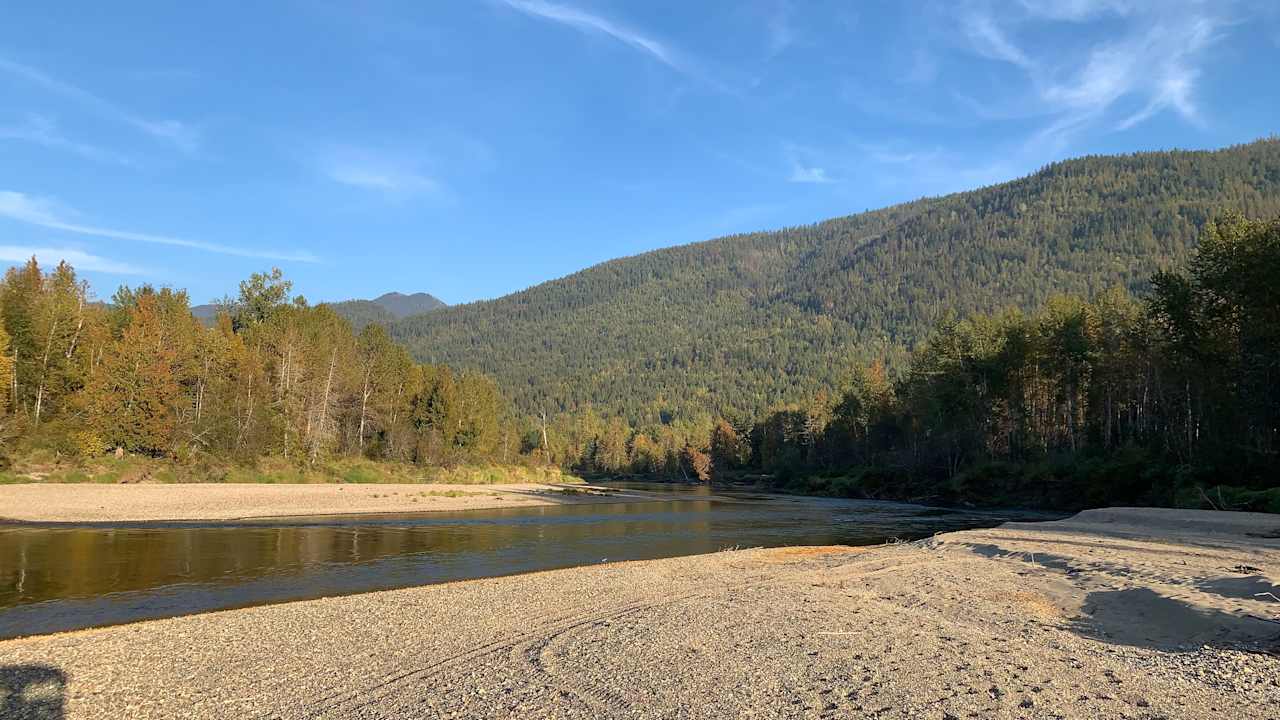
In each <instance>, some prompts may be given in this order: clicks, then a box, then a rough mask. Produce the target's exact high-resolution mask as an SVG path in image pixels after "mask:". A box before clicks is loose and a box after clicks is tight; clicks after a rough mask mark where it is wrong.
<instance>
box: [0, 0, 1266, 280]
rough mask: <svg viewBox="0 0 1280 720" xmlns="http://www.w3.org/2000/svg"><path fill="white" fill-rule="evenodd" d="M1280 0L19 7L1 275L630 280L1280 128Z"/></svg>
mask: <svg viewBox="0 0 1280 720" xmlns="http://www.w3.org/2000/svg"><path fill="white" fill-rule="evenodd" d="M1276 67H1280V5H1278V4H1277V3H1275V2H1272V1H1270V0H1261V1H1258V2H1230V1H1227V0H1218V1H1217V2H1181V1H1180V0H1156V1H1155V2H1146V3H1144V2H1136V1H1134V2H1130V1H1129V0H1013V1H1011V2H1004V3H996V2H950V1H948V2H931V3H920V4H916V3H905V2H904V3H898V2H887V1H886V2H800V1H799V0H793V1H788V0H742V1H741V2H738V1H735V2H710V1H708V2H687V0H645V1H643V2H641V1H639V0H633V1H631V2H623V1H622V0H563V1H561V0H555V1H552V0H436V1H435V2H425V3H424V2H415V1H408V0H406V1H405V2H379V1H376V0H371V1H369V2H359V3H355V2H351V3H347V2H311V1H307V2H303V1H301V0H297V1H294V2H289V1H287V0H286V1H282V2H271V3H255V4H253V5H252V8H250V6H249V5H243V4H237V3H231V4H227V3H171V2H154V3H143V2H127V1H122V2H115V3H100V2H95V3H89V2H85V3H69V2H57V1H56V0H50V2H42V3H13V4H11V6H10V7H8V8H6V10H5V13H4V20H3V22H0V261H7V262H14V261H17V260H20V259H21V258H23V257H26V256H30V255H31V254H32V253H35V254H37V255H38V256H39V257H40V259H41V260H42V262H49V263H53V262H56V261H57V260H58V259H60V258H64V257H65V258H66V259H68V260H69V261H71V262H72V263H73V264H74V265H76V266H77V267H78V268H79V269H81V271H82V272H83V274H84V275H85V276H86V277H87V278H88V279H89V280H90V281H91V283H92V284H93V286H94V288H95V290H96V292H97V294H98V296H99V297H107V296H109V295H110V294H111V292H112V291H113V290H114V288H115V287H116V286H117V285H119V284H121V283H127V284H138V283H142V282H151V283H153V284H159V285H173V286H176V287H185V288H189V289H190V291H191V294H192V298H193V300H194V301H196V302H203V301H207V300H209V299H212V298H214V297H218V296H221V295H222V294H224V293H226V292H233V291H234V289H235V286H236V283H237V282H238V281H239V280H240V279H242V278H243V277H245V276H247V275H248V274H249V273H250V272H253V271H257V270H264V269H267V268H270V267H271V266H279V267H282V268H283V269H284V270H285V272H286V273H287V274H288V275H289V276H290V277H291V278H292V279H293V280H294V282H295V289H296V290H297V291H299V292H301V293H303V294H305V295H306V296H307V297H308V298H309V299H311V300H313V301H319V300H337V299H343V298H348V297H371V296H374V295H377V294H380V293H382V292H385V291H389V290H400V291H406V292H411V291H419V290H423V291H428V292H432V293H434V294H436V295H438V296H439V297H440V298H442V299H444V300H445V301H447V302H450V303H457V302H466V301H470V300H476V299H482V298H489V297H496V296H498V295H502V294H505V293H507V292H511V291H515V290H519V289H521V288H524V287H527V286H529V285H533V284H536V283H538V282H541V281H544V280H548V279H551V278H555V277H558V276H561V275H564V274H567V273H569V272H572V271H574V270H578V269H581V268H583V267H586V266H589V265H592V264H595V263H597V262H600V261H603V260H607V259H610V258H613V257H618V256H623V255H630V254H635V253H638V252H642V251H645V250H649V249H653V248H657V247H663V246H668V245H674V244H680V243H686V242H691V241H696V240H703V239H708V238H711V237H716V236H719V235H724V234H728V233H732V232H741V231H750V230H758V229H768V228H776V227H782V226H788V225H797V224H804V223H808V222H813V221H816V220H820V219H824V218H827V217H833V216H838V215H844V214H848V213H852V212H859V211H862V210H865V209H869V208H876V207H880V206H883V205H887V204H891V203H894V202H899V201H903V200H908V199H912V198H916V197H919V196H922V195H934V194H940V193H945V192H950V191H954V190H963V189H967V188H971V187H974V186H979V185H984V184H990V183H994V182H999V181H1003V180H1007V179H1012V178H1014V177H1017V176H1019V175H1023V174H1026V173H1028V172H1031V171H1034V170H1035V169H1037V168H1038V167H1041V166H1042V165H1044V164H1046V163H1048V162H1051V161H1053V160H1056V159H1061V158H1065V157H1071V156H1076V155H1082V154H1093V153H1115V152H1129V151H1135V150H1144V149H1164V148H1171V147H1181V148H1208V147H1217V146H1222V145H1228V144H1232V143H1238V142H1245V141H1248V140H1252V139H1256V138H1258V137H1262V136H1267V135H1271V134H1274V133H1276V132H1277V127H1276V118H1277V117H1280V83H1278V82H1276V81H1275V78H1274V77H1272V75H1273V74H1274V68H1276Z"/></svg>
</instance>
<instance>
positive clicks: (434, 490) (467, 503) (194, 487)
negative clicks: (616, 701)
mask: <svg viewBox="0 0 1280 720" xmlns="http://www.w3.org/2000/svg"><path fill="white" fill-rule="evenodd" d="M643 499H651V496H650V495H649V494H647V493H643V492H638V491H620V490H612V489H607V488H594V487H591V486H581V485H578V486H565V485H548V484H540V483H515V484H500V485H444V484H412V485H411V484H386V485H380V484H368V485H365V484H329V485H266V484H255V483H238V484H237V483H226V484H211V483H204V484H198V483H193V484H166V485H159V484H157V485H141V484H140V485H94V484H54V483H22V484H14V485H0V521H20V522H48V523H54V522H61V523H91V522H98V523H102V522H156V521H191V520H241V519H247V518H266V517H291V516H308V515H346V514H364V513H405V512H433V511H456V510H482V509H492V508H507V507H534V506H538V505H565V504H575V503H599V502H628V501H636V500H643Z"/></svg>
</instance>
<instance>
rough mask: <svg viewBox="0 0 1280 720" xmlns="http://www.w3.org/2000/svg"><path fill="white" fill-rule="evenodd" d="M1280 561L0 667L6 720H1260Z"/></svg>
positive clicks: (468, 590) (675, 586)
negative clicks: (18, 690)
mask: <svg viewBox="0 0 1280 720" xmlns="http://www.w3.org/2000/svg"><path fill="white" fill-rule="evenodd" d="M1278 536H1280V517H1277V516H1267V515H1245V514H1220V513H1211V512H1195V511H1152V510H1127V509H1112V510H1106V511H1094V512H1086V513H1082V514H1081V515H1079V516H1077V517H1075V518H1073V519H1070V520H1066V521H1060V522H1052V523H1037V524H1029V523H1010V524H1006V525H1004V526H1002V527H1000V528H998V529H993V530H978V531H968V532H959V533H951V534H946V535H940V536H937V537H935V538H933V539H930V540H927V541H921V542H917V543H905V544H898V545H888V546H880V547H875V548H869V549H857V548H846V547H827V548H788V549H781V550H759V549H756V550H742V551H733V552H721V553H715V554H711V555H702V556H695V557H686V558H676V559H670V560H656V561H645V562H634V563H617V564H611V565H598V566H591V567H583V568H574V569H568V570H558V571H551V572H542V573H533V574H528V575H522V576H516V577H508V578H495V579H487V580H476V581H467V582H460V583H454V584H449V585H438V586H430V587H422V588H413V589H406V590H396V591H390V592H377V593H368V594H364V595H356V596H350V597H342V598H333V599H325V600H315V601H306V602H295V603H288V604H281V605H274V606H268V607H259V608H251V609H244V610H232V611H226V612H218V613H210V614H207V615H200V616H193V617H186V618H175V619H169V620H160V621H150V622H143V623H137V624H134V625H127V626H121V627H114V628H104V629H97V630H86V631H78V632H73V633H66V634H61V635H53V636H47V637H35V638H28V639H22V640H11V641H6V642H0V666H3V667H4V668H6V669H0V687H3V686H4V685H6V684H7V685H9V686H10V687H23V688H24V692H25V694H24V695H22V697H23V698H27V699H26V700H23V701H21V703H19V704H13V705H11V706H10V708H8V711H9V715H8V717H14V718H22V717H37V716H38V715H34V714H32V713H34V712H36V710H35V708H40V707H43V708H44V709H46V710H49V712H51V713H57V715H55V716H58V717H61V713H65V716H66V717H68V718H75V719H79V718H85V719H88V718H125V717H128V718H253V717H263V718H266V717H272V718H277V717H278V718H437V717H458V718H551V717H555V718H604V717H618V718H749V717H757V718H864V717H865V718H913V719H914V718H937V719H939V720H942V719H950V718H1046V719H1048V718H1148V719H1152V720H1154V719H1155V718H1206V719H1208V718H1258V719H1262V720H1265V719H1266V718H1280V656H1277V654H1276V653H1277V652H1278V651H1280V601H1275V600H1272V599H1271V598H1269V597H1267V596H1266V595H1265V593H1275V594H1276V595H1280V587H1278V585H1280V537H1278ZM1258 593H1263V595H1259V594H1258ZM41 697H44V698H46V700H47V702H46V704H45V705H43V706H41V705H40V704H39V703H40V700H39V698H41ZM3 714H4V713H3V712H0V715H3Z"/></svg>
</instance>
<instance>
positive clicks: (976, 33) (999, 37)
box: [962, 12, 1035, 69]
mask: <svg viewBox="0 0 1280 720" xmlns="http://www.w3.org/2000/svg"><path fill="white" fill-rule="evenodd" d="M962 19H963V21H964V23H963V24H964V32H965V35H966V36H968V38H969V41H970V42H971V43H972V45H973V49H974V51H975V52H977V53H978V54H979V55H983V56H984V57H988V58H990V59H992V60H1001V61H1003V62H1007V63H1010V64H1013V65H1017V66H1018V67H1020V68H1024V69H1031V68H1033V67H1034V66H1035V63H1033V62H1032V61H1031V58H1029V57H1027V54H1026V53H1024V52H1023V51H1022V49H1021V48H1019V47H1018V46H1017V45H1015V44H1014V42H1013V41H1012V40H1010V39H1009V37H1008V36H1007V35H1005V32H1004V30H1003V29H1002V28H1001V27H1000V26H999V25H998V24H996V21H995V19H994V18H993V17H992V16H991V15H988V14H986V13H984V12H973V13H968V14H966V15H964V16H963V18H962Z"/></svg>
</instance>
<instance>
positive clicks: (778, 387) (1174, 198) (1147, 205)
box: [391, 140, 1280, 422]
mask: <svg viewBox="0 0 1280 720" xmlns="http://www.w3.org/2000/svg"><path fill="white" fill-rule="evenodd" d="M1224 209H1234V210H1238V211H1240V212H1242V213H1244V214H1245V215H1246V216H1249V217H1258V216H1274V215H1277V214H1280V141H1277V140H1265V141H1259V142H1255V143H1251V144H1249V145H1243V146H1237V147H1232V148H1227V149H1224V150H1219V151H1213V152H1182V151H1176V152H1160V153H1143V154H1138V155H1130V156H1117V157H1086V158H1081V159H1077V160H1070V161H1066V162H1061V163H1056V164H1054V165H1051V166H1049V167H1046V168H1045V169H1043V170H1041V171H1040V172H1037V173H1035V174H1033V175H1030V176H1028V177H1025V178H1021V179H1018V180H1014V181H1012V182H1008V183H1004V184H1001V185H996V186H992V187H987V188H982V189H979V190H974V191H970V192H963V193H957V194H954V195H948V196H945V197H941V198H930V199H923V200H919V201H915V202H910V203H905V204H902V205H897V206H894V207H889V208H885V209H882V210H876V211H871V212H866V213H861V214H858V215H851V216H848V217H843V218H838V219H834V220H828V221H826V222H821V223H817V224H814V225H809V226H805V227H796V228H788V229H784V230H778V231H773V232H761V233H752V234H747V235H737V236H731V237H725V238H720V239H717V240H711V241H707V242H702V243H695V244H692V245H685V246H680V247H673V248H667V249H663V250H657V251H654V252H649V253H645V254H643V255H637V256H635V257H629V258H622V259H619V260H613V261H610V262H606V263H603V264H601V265H597V266H595V267H591V268H588V269H586V270H583V271H581V272H578V273H574V274H572V275H569V276H567V277H564V278H561V279H559V280H554V281H551V282H547V283H543V284H541V285H538V286H536V287H533V288H530V289H528V290H525V291H523V292H518V293H514V294H512V295H508V296H505V297H502V298H499V299H496V300H492V301H486V302H478V303H472V304H468V305H461V306H454V307H450V308H445V309H440V310H437V311H434V312H432V313H430V314H426V315H417V316H413V317H409V318H406V319H404V320H401V321H398V322H396V323H394V324H393V325H392V326H391V327H392V333H393V335H394V336H395V337H396V338H397V339H399V340H400V341H401V342H403V343H405V344H406V345H407V346H408V347H409V348H410V350H411V351H412V352H413V353H414V354H415V355H416V356H417V357H418V359H419V360H422V361H429V362H442V363H448V364H450V365H452V366H458V367H472V368H476V369H480V370H483V371H485V372H487V373H490V374H492V375H494V376H495V377H496V378H497V379H498V380H499V382H500V383H501V384H502V386H503V388H504V390H505V391H506V392H507V393H508V395H509V396H510V397H511V398H513V400H514V401H515V402H516V404H517V406H518V408H519V409H521V410H524V411H526V412H536V411H539V410H542V409H546V410H548V411H550V412H560V411H565V410H577V409H582V408H584V407H587V406H592V407H595V408H596V409H598V410H600V411H602V412H615V411H616V412H621V413H624V414H626V415H627V416H628V417H630V418H631V419H633V420H638V421H641V422H646V421H648V422H652V421H655V420H658V419H661V418H665V417H668V416H670V415H672V414H679V413H682V412H700V411H705V410H712V411H717V412H722V413H730V414H733V413H754V412H759V411H761V410H763V409H766V408H768V407H770V406H773V405H776V404H779V403H784V402H791V401H797V400H800V399H803V398H805V397H806V396H808V395H811V394H812V393H814V392H816V391H817V390H818V389H819V388H822V387H829V386H832V385H835V384H838V383H839V382H840V380H841V378H842V377H843V376H844V375H845V373H846V372H847V371H848V369H849V367H850V366H851V365H854V364H864V363H866V362H868V361H870V360H872V359H875V358H883V359H886V360H888V361H889V362H890V363H893V362H895V361H896V360H898V359H900V358H901V357H902V356H903V354H904V353H905V351H906V350H907V349H909V348H910V347H911V346H912V345H913V344H915V343H917V342H919V341H920V339H921V338H923V337H925V336H926V335H927V333H928V331H929V329H930V328H931V327H932V326H933V325H934V323H936V322H937V320H938V319H939V318H940V317H942V316H943V315H944V314H946V313H948V312H955V313H957V314H966V313H971V312H982V311H991V310H995V309H998V308H1001V307H1005V306H1010V305H1013V306H1018V307H1023V308H1029V307H1031V306H1034V305H1036V304H1038V303H1040V302H1042V301H1044V300H1045V299H1046V298H1047V297H1048V296H1050V295H1052V294H1054V293H1058V292H1074V293H1080V294H1092V293H1095V292H1097V291H1099V290H1102V289H1104V288H1106V287H1108V286H1111V285H1114V284H1123V285H1127V286H1129V287H1131V288H1134V289H1141V288H1142V287H1143V286H1144V285H1145V283H1146V282H1147V279H1148V278H1149V276H1150V275H1151V273H1152V272H1153V271H1155V270H1156V269H1158V268H1161V267H1166V266H1170V265H1174V264H1181V263H1183V262H1184V261H1185V260H1186V258H1187V256H1188V252H1189V250H1190V248H1191V247H1192V245H1193V242H1194V239H1195V237H1196V233H1197V231H1198V229H1199V227H1200V226H1201V225H1202V224H1203V223H1204V222H1205V220H1207V219H1208V218H1209V217H1211V216H1213V215H1215V214H1217V213H1218V212H1220V211H1222V210H1224Z"/></svg>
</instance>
